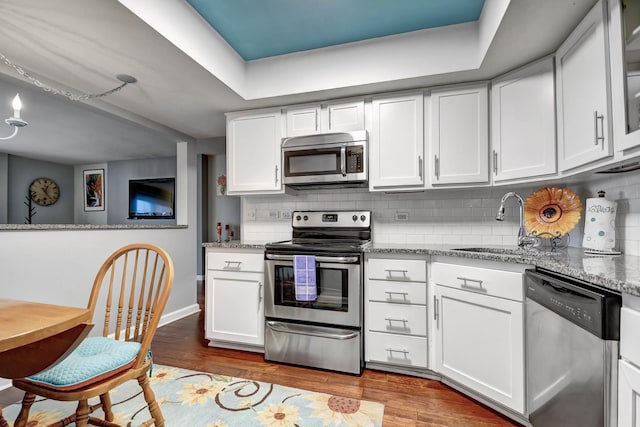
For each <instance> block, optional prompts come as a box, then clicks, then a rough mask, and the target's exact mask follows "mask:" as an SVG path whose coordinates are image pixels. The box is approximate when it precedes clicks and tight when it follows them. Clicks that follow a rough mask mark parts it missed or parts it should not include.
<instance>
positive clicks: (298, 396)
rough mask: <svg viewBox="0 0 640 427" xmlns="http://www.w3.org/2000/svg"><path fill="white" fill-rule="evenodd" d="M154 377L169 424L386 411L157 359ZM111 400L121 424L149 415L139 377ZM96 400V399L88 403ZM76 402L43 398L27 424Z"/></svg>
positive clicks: (351, 416) (202, 425)
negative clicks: (158, 362) (165, 363)
mask: <svg viewBox="0 0 640 427" xmlns="http://www.w3.org/2000/svg"><path fill="white" fill-rule="evenodd" d="M150 381H151V385H152V387H153V391H154V392H155V394H156V400H157V402H158V403H159V404H160V408H161V409H162V414H163V415H164V418H165V425H166V426H167V427H182V426H188V427H235V426H256V427H257V426H269V427H312V426H332V427H338V426H349V427H356V426H358V427H360V426H362V427H365V426H366V427H378V426H381V425H382V415H383V413H384V405H383V404H381V403H376V402H370V401H366V400H358V399H350V398H346V397H341V396H334V395H330V394H324V393H314V392H311V391H307V390H302V389H297V388H291V387H284V386H280V385H276V384H269V383H263V382H259V381H252V380H246V379H242V378H233V377H228V376H223V375H216V374H211V373H207V372H196V371H190V370H186V369H181V368H173V367H170V366H161V365H155V366H154V368H153V376H152V377H151V379H150ZM111 401H112V407H113V413H114V415H115V420H114V422H115V423H117V424H120V425H122V426H127V427H129V426H131V427H133V426H138V425H140V424H141V423H143V422H144V421H145V420H147V419H149V418H150V414H149V412H148V410H147V406H146V403H145V401H144V398H143V396H142V391H141V390H140V387H139V386H138V384H137V382H136V381H128V382H127V383H125V384H123V385H121V386H120V387H118V388H116V389H115V390H114V391H112V392H111ZM95 403H98V400H97V399H96V400H95V401H90V402H89V405H91V404H95ZM75 406H76V405H75V403H74V402H56V401H52V400H46V399H42V398H38V399H36V403H34V404H33V406H32V407H31V411H30V418H29V423H28V426H29V427H43V426H46V425H49V424H51V423H54V422H56V421H58V420H61V419H63V418H64V417H66V416H68V415H69V414H71V413H72V412H74V411H75ZM19 411H20V404H14V405H11V406H8V407H6V408H3V414H4V416H5V418H6V419H7V420H8V421H9V425H10V426H13V424H12V421H13V420H14V419H15V417H16V416H17V414H18V412H19ZM95 414H96V415H99V416H101V415H102V411H101V410H100V409H96V411H95Z"/></svg>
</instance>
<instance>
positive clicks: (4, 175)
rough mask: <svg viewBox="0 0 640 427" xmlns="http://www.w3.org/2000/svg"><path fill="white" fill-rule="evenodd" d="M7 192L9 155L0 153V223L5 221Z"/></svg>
mask: <svg viewBox="0 0 640 427" xmlns="http://www.w3.org/2000/svg"><path fill="white" fill-rule="evenodd" d="M8 192H9V155H8V154H5V153H0V224H6V223H7V212H8V210H7V204H8V203H7V194H8Z"/></svg>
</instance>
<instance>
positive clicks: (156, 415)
mask: <svg viewBox="0 0 640 427" xmlns="http://www.w3.org/2000/svg"><path fill="white" fill-rule="evenodd" d="M138 384H140V387H141V388H142V393H143V394H144V400H145V401H146V402H147V405H148V406H149V412H151V416H152V417H153V419H154V424H155V425H156V427H164V417H163V416H162V411H161V410H160V405H158V402H156V395H155V394H154V393H153V390H152V389H151V386H150V385H149V378H148V377H147V374H146V373H145V374H142V375H141V376H139V377H138Z"/></svg>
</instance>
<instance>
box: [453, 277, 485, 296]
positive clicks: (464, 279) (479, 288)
mask: <svg viewBox="0 0 640 427" xmlns="http://www.w3.org/2000/svg"><path fill="white" fill-rule="evenodd" d="M457 279H458V280H461V281H462V284H461V285H460V287H461V288H462V289H466V290H468V291H475V292H485V293H486V292H487V288H483V287H482V280H478V279H469V278H468V277H457ZM467 282H473V283H477V285H473V284H471V285H470V284H469V283H467Z"/></svg>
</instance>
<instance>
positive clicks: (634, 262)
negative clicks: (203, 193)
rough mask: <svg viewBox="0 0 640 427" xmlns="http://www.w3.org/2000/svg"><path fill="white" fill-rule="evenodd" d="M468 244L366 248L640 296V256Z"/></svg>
mask: <svg viewBox="0 0 640 427" xmlns="http://www.w3.org/2000/svg"><path fill="white" fill-rule="evenodd" d="M202 246H203V247H206V248H207V247H208V248H229V249H264V246H265V243H264V242H247V241H241V240H233V241H230V242H221V243H217V242H208V243H203V244H202ZM464 247H465V246H464V245H456V246H452V245H428V244H413V245H412V244H398V243H374V244H372V245H371V246H370V247H368V248H365V252H366V253H372V254H408V255H432V256H436V255H439V256H451V257H460V258H466V259H477V260H483V261H498V262H510V263H516V264H526V265H533V266H536V267H541V268H545V269H547V270H550V271H553V272H556V273H559V274H563V275H565V276H569V277H573V278H576V279H580V280H584V281H587V282H590V283H593V284H595V285H598V286H602V287H604V288H607V289H612V290H615V291H619V292H624V293H626V294H630V295H635V296H640V257H638V256H631V255H624V254H623V255H617V256H603V255H590V254H586V253H585V252H584V251H583V250H582V249H581V248H561V249H555V250H554V251H549V250H538V249H521V248H517V247H515V246H510V247H506V246H493V247H486V248H483V249H486V250H487V251H486V252H469V251H464V250H457V249H460V248H464Z"/></svg>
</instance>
